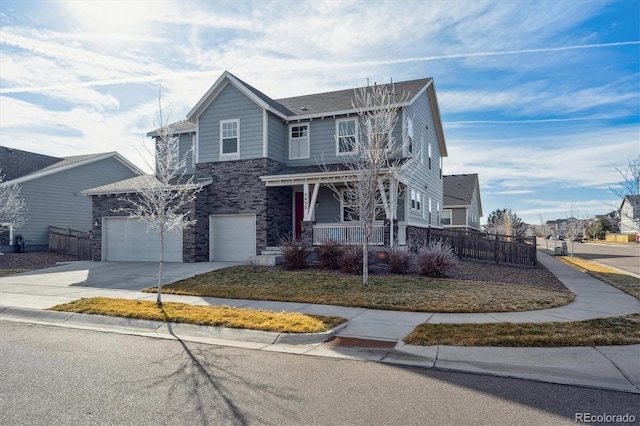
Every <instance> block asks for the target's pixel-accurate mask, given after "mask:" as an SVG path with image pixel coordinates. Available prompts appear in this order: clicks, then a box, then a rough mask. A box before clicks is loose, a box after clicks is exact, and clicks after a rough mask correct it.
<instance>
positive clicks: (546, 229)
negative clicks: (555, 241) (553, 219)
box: [538, 215, 551, 250]
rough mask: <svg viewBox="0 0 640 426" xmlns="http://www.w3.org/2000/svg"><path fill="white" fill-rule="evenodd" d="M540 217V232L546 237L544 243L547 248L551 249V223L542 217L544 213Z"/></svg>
mask: <svg viewBox="0 0 640 426" xmlns="http://www.w3.org/2000/svg"><path fill="white" fill-rule="evenodd" d="M538 219H539V220H540V225H538V226H539V228H538V232H539V233H540V234H541V235H542V237H543V238H544V244H545V247H546V249H547V250H549V238H548V237H549V236H550V235H551V227H550V226H549V224H548V223H547V222H546V221H545V220H544V218H543V217H542V215H539V216H538Z"/></svg>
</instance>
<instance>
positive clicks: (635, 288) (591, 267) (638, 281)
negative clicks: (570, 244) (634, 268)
mask: <svg viewBox="0 0 640 426" xmlns="http://www.w3.org/2000/svg"><path fill="white" fill-rule="evenodd" d="M558 259H560V260H561V261H562V262H564V263H566V264H567V265H569V266H572V267H574V268H576V269H578V270H579V271H582V272H586V273H587V274H589V275H591V276H592V277H594V278H597V279H599V280H600V281H603V282H605V283H607V284H609V285H611V286H614V287H616V288H618V289H620V290H622V291H624V292H625V293H627V294H630V295H632V296H633V297H635V298H636V299H640V278H636V277H634V276H631V275H626V274H623V273H621V272H619V271H616V270H615V269H611V268H607V267H606V266H603V265H600V264H599V263H595V262H590V261H588V260H584V259H580V258H579V257H569V256H562V257H559V258H558Z"/></svg>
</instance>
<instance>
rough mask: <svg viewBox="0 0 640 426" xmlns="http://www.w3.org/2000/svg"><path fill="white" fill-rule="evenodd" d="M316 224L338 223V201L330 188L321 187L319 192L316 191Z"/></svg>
mask: <svg viewBox="0 0 640 426" xmlns="http://www.w3.org/2000/svg"><path fill="white" fill-rule="evenodd" d="M316 222H317V223H333V222H340V201H339V200H338V199H337V198H336V197H335V195H334V193H333V191H332V190H331V188H328V187H326V186H321V187H320V190H319V191H318V205H317V206H316Z"/></svg>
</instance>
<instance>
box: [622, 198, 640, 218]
mask: <svg viewBox="0 0 640 426" xmlns="http://www.w3.org/2000/svg"><path fill="white" fill-rule="evenodd" d="M625 202H627V203H629V204H630V205H631V209H632V211H633V218H634V219H635V218H637V217H640V195H625V196H624V198H623V199H622V204H620V208H621V209H622V206H624V204H625Z"/></svg>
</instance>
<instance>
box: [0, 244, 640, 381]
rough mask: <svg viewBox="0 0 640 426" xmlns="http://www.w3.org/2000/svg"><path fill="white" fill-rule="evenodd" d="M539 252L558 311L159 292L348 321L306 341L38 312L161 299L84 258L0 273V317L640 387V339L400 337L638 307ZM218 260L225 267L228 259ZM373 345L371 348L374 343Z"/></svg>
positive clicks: (209, 302) (624, 311)
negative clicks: (83, 301)
mask: <svg viewBox="0 0 640 426" xmlns="http://www.w3.org/2000/svg"><path fill="white" fill-rule="evenodd" d="M538 256H539V257H538V259H539V261H540V262H541V263H542V264H543V265H544V266H545V267H547V268H548V269H549V270H550V271H551V272H552V273H554V274H555V275H556V276H557V277H558V278H559V279H560V281H562V282H563V283H564V284H565V285H566V286H567V287H568V288H569V289H570V290H571V291H572V292H574V293H575V294H576V300H575V301H574V302H573V303H571V304H569V305H567V306H563V307H559V308H553V309H545V310H539V311H529V312H510V313H483V314H440V313H413V312H397V311H383V310H374V309H363V308H349V307H340V306H328V305H312V304H304V303H290V302H269V301H255V300H239V299H219V298H203V297H190V296H176V295H163V300H164V301H176V302H185V303H190V304H196V305H209V306H211V305H227V306H235V307H244V308H252V309H267V310H272V311H297V312H303V313H308V314H319V315H337V316H341V317H344V318H347V319H348V320H349V321H348V323H347V324H346V326H345V327H343V328H341V329H338V330H336V331H335V332H334V333H331V334H325V335H315V336H314V335H311V336H306V337H305V338H303V337H302V336H299V335H298V336H295V335H280V334H279V333H263V332H255V331H250V330H231V331H229V330H222V329H218V328H214V327H202V326H187V325H179V324H173V325H167V324H163V323H155V322H153V321H139V320H128V319H122V318H117V319H115V318H108V317H100V316H89V315H81V314H68V313H61V312H49V311H41V309H45V308H47V307H50V306H53V305H55V304H59V303H65V302H69V301H72V300H76V299H78V298H80V297H94V296H105V297H119V298H128V299H139V300H151V301H153V300H155V295H154V294H149V293H141V292H139V291H138V290H139V289H138V290H134V289H124V288H113V286H109V287H111V288H101V284H100V282H103V283H104V282H105V281H104V279H102V281H101V280H97V281H96V282H95V283H94V284H95V285H90V286H87V284H86V282H87V281H86V280H87V277H88V276H90V275H93V276H94V277H95V276H98V275H100V274H98V273H97V272H96V271H95V270H94V271H93V272H91V269H92V266H94V265H95V264H92V263H91V262H88V263H75V264H73V265H67V266H61V267H57V268H51V269H47V270H42V271H38V272H37V273H32V274H20V275H14V276H8V277H4V278H0V305H4V306H3V307H0V320H5V321H21V322H32V323H34V322H35V323H40V324H47V325H58V326H64V327H75V328H85V329H92V330H95V329H98V330H104V331H110V332H121V333H132V334H137V335H145V336H153V337H157V338H158V337H159V338H180V339H182V340H185V341H198V342H206V343H212V344H221V345H231V346H241V347H247V348H251V349H261V350H269V351H279V352H287V353H297V354H306V355H316V356H330V357H340V358H348V359H358V360H368V361H377V362H384V363H389V364H399V365H413V366H422V367H428V368H440V369H451V370H457V371H467V372H475V373H484V374H493V375H498V376H506V377H516V378H523V379H534V380H540V381H545V382H552V383H562V384H573V385H581V386H590V387H598V388H605V389H614V390H620V391H625V392H635V393H640V345H630V346H618V347H595V348H594V347H570V348H496V347H486V348H477V347H450V346H433V347H421V346H411V345H405V344H404V343H402V338H403V337H404V336H406V335H407V334H409V332H411V331H412V330H413V328H414V327H415V326H416V325H418V324H421V323H424V322H429V323H488V322H550V321H581V320H585V319H592V318H600V317H610V316H619V315H627V314H631V313H639V312H640V301H638V300H637V299H635V298H634V297H632V296H629V295H627V294H626V293H624V292H622V291H620V290H617V289H615V288H613V287H611V286H609V285H607V284H605V283H603V282H601V281H599V280H597V279H595V278H593V277H591V276H589V275H587V274H584V273H581V272H579V271H577V270H575V269H573V268H571V267H569V266H567V265H565V264H563V263H561V262H559V261H557V260H556V259H554V258H552V257H551V256H548V255H546V254H544V253H539V255H538ZM125 265H126V264H125ZM176 265H178V264H176ZM192 265H194V264H192ZM195 265H199V264H195ZM201 265H202V264H201ZM98 266H100V265H98ZM156 266H157V265H156ZM218 266H219V267H222V266H223V265H218ZM218 266H216V265H208V267H205V266H200V267H199V268H194V271H195V272H194V273H193V275H195V274H196V273H201V272H198V271H199V269H201V268H213V269H215V268H216V267H218ZM227 266H228V265H227ZM181 268H185V266H181V267H178V266H176V271H178V270H179V271H181V273H182V275H184V274H185V273H186V272H185V271H187V270H188V268H185V269H181ZM210 270H211V269H210ZM103 272H104V271H103ZM132 273H133V272H132ZM178 275H180V274H178V273H177V272H176V273H174V274H170V277H171V278H170V279H169V280H171V279H173V280H175V279H176V276H178ZM182 275H181V276H182ZM178 279H179V278H178ZM83 280H85V281H83ZM135 282H136V281H135V280H134V284H133V285H134V286H136V285H137V286H140V285H141V283H139V282H138V283H137V284H136V283H135ZM65 283H66V284H65ZM102 285H104V284H102ZM144 286H145V287H146V286H148V285H144ZM120 287H121V286H120ZM23 308H32V309H23ZM33 308H36V309H33ZM333 334H335V336H336V337H338V338H339V339H336V341H340V339H343V340H345V341H346V340H349V339H351V341H352V342H356V344H355V346H354V345H351V347H340V346H339V345H338V346H336V345H327V344H323V342H324V341H325V340H326V339H327V338H328V337H330V336H331V335H333ZM359 341H377V342H378V344H377V345H376V344H375V342H374V343H373V344H368V345H366V346H367V347H368V349H366V348H362V347H358V345H357V342H359ZM387 343H390V345H388V344H387ZM393 344H395V348H393V350H391V349H390V346H391V347H393ZM372 347H373V349H371V348H372Z"/></svg>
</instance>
